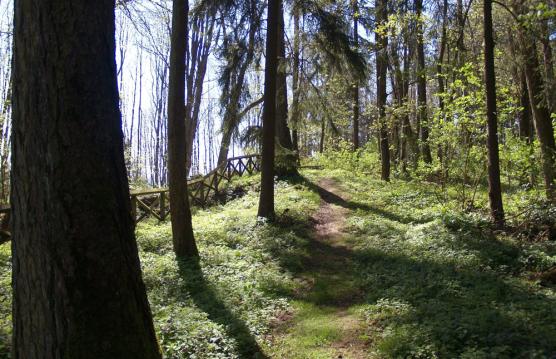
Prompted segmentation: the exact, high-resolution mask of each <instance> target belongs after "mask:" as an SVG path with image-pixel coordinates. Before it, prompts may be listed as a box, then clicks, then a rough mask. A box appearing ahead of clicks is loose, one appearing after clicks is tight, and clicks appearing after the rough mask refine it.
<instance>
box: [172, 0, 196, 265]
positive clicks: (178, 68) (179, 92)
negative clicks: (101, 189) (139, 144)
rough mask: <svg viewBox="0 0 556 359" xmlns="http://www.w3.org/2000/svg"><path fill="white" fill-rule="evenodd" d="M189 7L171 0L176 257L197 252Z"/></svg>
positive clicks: (173, 235)
mask: <svg viewBox="0 0 556 359" xmlns="http://www.w3.org/2000/svg"><path fill="white" fill-rule="evenodd" d="M188 11H189V6H188V3H187V0H174V7H173V11H172V36H171V39H170V41H171V42H170V79H169V80H170V81H169V86H168V177H169V187H170V203H171V207H170V212H171V215H172V216H171V220H172V239H173V243H174V252H175V253H176V256H177V257H188V256H197V255H198V250H197V245H196V244H195V237H194V236H193V225H192V223H191V209H190V208H189V198H188V197H189V195H188V193H187V164H186V148H187V147H186V132H185V54H186V46H187V38H188V36H187V33H188V31H187V13H188Z"/></svg>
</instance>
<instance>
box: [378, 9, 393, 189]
mask: <svg viewBox="0 0 556 359" xmlns="http://www.w3.org/2000/svg"><path fill="white" fill-rule="evenodd" d="M376 19H377V21H376V26H377V29H376V31H375V38H376V48H377V53H376V89H377V91H376V94H377V95H376V96H377V107H378V117H379V122H380V125H379V126H380V129H379V139H380V160H381V165H382V166H381V178H382V180H384V181H389V180H390V146H389V144H388V124H387V123H386V96H387V94H386V75H387V70H388V53H387V51H388V35H387V30H386V29H385V27H386V23H387V21H388V2H387V1H386V0H376Z"/></svg>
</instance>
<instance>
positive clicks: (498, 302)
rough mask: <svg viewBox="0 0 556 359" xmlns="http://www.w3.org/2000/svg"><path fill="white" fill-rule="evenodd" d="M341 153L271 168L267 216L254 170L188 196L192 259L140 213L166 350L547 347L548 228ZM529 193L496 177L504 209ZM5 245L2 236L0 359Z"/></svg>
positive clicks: (269, 353)
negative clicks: (193, 201) (215, 197)
mask: <svg viewBox="0 0 556 359" xmlns="http://www.w3.org/2000/svg"><path fill="white" fill-rule="evenodd" d="M342 164H345V161H339V162H336V163H332V164H330V163H326V162H323V165H324V166H325V167H324V169H321V170H317V169H303V170H302V171H301V174H300V175H299V176H296V177H293V178H285V179H281V180H278V181H277V182H276V184H275V195H276V213H277V216H276V220H275V221H273V222H268V221H265V220H262V219H260V218H257V216H256V213H257V204H258V198H259V194H258V190H259V176H251V177H245V178H241V179H238V180H237V181H234V183H233V185H232V187H235V186H240V187H241V188H242V189H243V190H242V191H240V192H244V193H245V194H244V195H243V196H241V197H239V198H235V199H233V200H231V201H229V202H228V203H226V204H221V205H215V206H212V207H209V208H206V209H194V215H193V225H194V229H195V236H196V240H197V243H198V246H199V251H200V253H201V257H200V259H199V260H197V261H193V260H191V261H178V260H176V258H175V256H174V254H173V251H172V240H171V228H170V224H169V223H168V222H164V223H159V222H157V221H156V220H154V219H151V220H148V221H145V222H141V223H139V225H138V226H137V243H138V248H139V255H140V258H141V265H142V270H143V280H144V282H145V285H146V288H147V293H148V297H149V302H150V306H151V311H152V313H153V319H154V324H155V329H156V332H157V336H158V340H159V343H160V347H161V349H162V350H163V352H164V357H165V358H166V359H181V358H196V359H220V358H234V359H235V358H246V359H249V358H283V359H333V358H371V359H375V358H553V357H555V356H556V285H554V284H552V283H546V282H543V279H542V278H541V276H540V273H546V272H547V271H549V270H550V268H555V267H556V243H555V242H554V241H550V240H547V238H546V236H542V235H535V236H529V237H527V236H526V237H519V236H517V235H515V233H506V232H499V231H492V230H491V229H490V226H489V224H488V208H487V206H488V195H487V191H486V188H482V187H481V188H479V189H478V190H477V192H476V194H473V196H474V198H475V201H474V207H473V208H472V209H470V210H467V211H464V210H462V209H461V208H462V204H461V203H464V202H462V200H461V193H462V191H461V190H460V188H458V187H456V186H452V187H448V188H446V189H445V190H444V189H442V188H440V187H439V186H437V185H435V184H431V183H427V182H424V181H422V180H418V179H415V180H402V179H397V178H393V179H392V181H391V182H390V183H385V182H383V181H381V180H380V179H379V178H377V177H376V176H373V175H369V174H365V173H363V172H362V171H359V170H357V169H355V168H351V167H349V168H348V167H346V168H344V169H342V168H341V165H342ZM365 168H367V167H365ZM230 191H231V193H235V192H237V191H235V192H234V191H233V188H231V189H230ZM466 193H468V192H466ZM538 195H539V194H538V193H535V192H533V191H525V190H522V189H506V191H505V192H504V200H505V205H506V212H507V214H508V217H509V218H519V217H518V214H519V213H523V208H524V207H525V208H527V206H530V205H529V204H530V203H531V198H533V197H535V196H538ZM552 211H553V212H554V208H553V209H552ZM553 212H552V213H553ZM539 218H540V217H539ZM514 221H515V220H514ZM512 224H513V223H512ZM513 225H514V226H517V227H519V226H520V225H519V224H513ZM10 257H11V253H10V245H9V243H8V244H4V245H1V246H0V358H2V359H3V358H8V357H9V351H10V345H11V344H10V337H11V298H12V293H11V258H10Z"/></svg>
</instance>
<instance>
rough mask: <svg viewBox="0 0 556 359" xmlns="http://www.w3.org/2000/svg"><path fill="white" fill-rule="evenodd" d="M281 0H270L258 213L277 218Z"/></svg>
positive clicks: (260, 215) (262, 215)
mask: <svg viewBox="0 0 556 359" xmlns="http://www.w3.org/2000/svg"><path fill="white" fill-rule="evenodd" d="M279 17H280V0H269V1H268V14H267V26H266V57H265V58H266V62H265V71H264V105H263V146H262V154H261V193H260V197H259V209H258V216H259V217H264V218H268V219H272V218H273V217H274V152H275V151H274V136H275V133H276V124H275V117H276V74H277V67H278V57H277V55H278V54H277V53H278V51H277V50H278V44H277V40H278V23H279Z"/></svg>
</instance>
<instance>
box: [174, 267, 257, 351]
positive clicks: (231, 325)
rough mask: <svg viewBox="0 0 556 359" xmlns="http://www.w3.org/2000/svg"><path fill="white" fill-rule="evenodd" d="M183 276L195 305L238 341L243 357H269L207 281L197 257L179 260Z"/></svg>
mask: <svg viewBox="0 0 556 359" xmlns="http://www.w3.org/2000/svg"><path fill="white" fill-rule="evenodd" d="M178 266H179V271H180V275H181V277H182V278H183V279H184V282H185V287H186V290H187V292H188V293H189V294H190V295H191V297H192V299H193V302H194V303H195V305H196V306H197V307H198V308H199V309H200V310H202V311H204V312H205V313H207V315H208V318H209V319H210V320H212V321H214V322H216V323H218V324H221V325H222V326H223V327H224V328H225V330H226V333H227V335H228V336H229V337H230V338H233V339H235V341H236V342H237V343H238V350H239V353H240V354H241V357H242V358H257V359H265V358H267V357H266V356H265V355H264V354H263V351H262V350H261V348H260V347H259V345H258V343H257V341H256V339H255V337H254V336H253V335H252V334H251V332H250V331H249V328H248V327H247V325H246V324H245V322H244V321H243V320H241V318H239V317H237V316H236V315H235V314H234V313H233V312H232V311H230V310H229V309H228V308H227V307H226V304H225V303H224V302H223V301H221V300H220V299H219V298H218V294H217V293H216V292H215V291H214V290H213V289H212V288H211V287H210V285H209V284H208V282H207V281H206V279H205V277H204V275H203V271H202V268H201V266H200V264H199V260H198V259H197V258H191V259H181V260H178Z"/></svg>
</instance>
